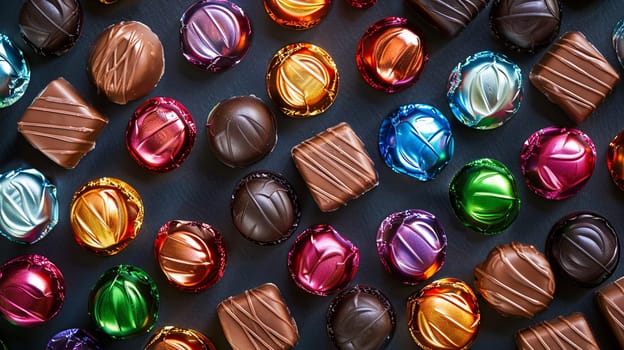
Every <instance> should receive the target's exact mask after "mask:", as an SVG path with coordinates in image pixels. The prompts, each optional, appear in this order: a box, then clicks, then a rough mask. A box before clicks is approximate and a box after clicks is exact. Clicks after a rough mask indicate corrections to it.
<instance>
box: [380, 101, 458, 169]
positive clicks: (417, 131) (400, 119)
mask: <svg viewBox="0 0 624 350" xmlns="http://www.w3.org/2000/svg"><path fill="white" fill-rule="evenodd" d="M454 150H455V141H454V138H453V132H452V131H451V125H450V124H449V122H448V120H447V119H446V117H445V116H444V115H443V114H442V112H440V111H439V110H438V109H437V108H435V107H433V106H430V105H425V104H408V105H403V106H401V107H399V108H398V109H397V110H396V111H395V112H394V113H392V114H390V115H389V116H387V117H386V118H385V119H384V120H383V121H382V122H381V126H380V127H379V152H380V153H381V157H382V158H383V159H384V161H385V162H386V165H387V166H388V167H390V169H392V170H394V171H395V172H397V173H399V174H404V175H407V176H411V177H413V178H415V179H418V180H420V181H429V180H432V179H434V178H435V177H436V176H437V175H438V174H439V173H440V171H442V169H444V167H445V166H446V165H447V164H448V162H450V161H451V158H453V152H454Z"/></svg>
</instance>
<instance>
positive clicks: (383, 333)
mask: <svg viewBox="0 0 624 350" xmlns="http://www.w3.org/2000/svg"><path fill="white" fill-rule="evenodd" d="M395 325H396V315H395V313H394V308H393V307H392V304H390V300H388V298H387V297H386V296H385V295H384V294H383V293H382V292H381V291H380V290H379V289H377V288H374V287H365V286H360V285H357V286H355V287H352V288H349V289H347V290H345V291H343V292H342V293H340V294H338V295H337V296H336V297H335V298H334V299H333V300H332V302H331V303H330V304H329V308H328V309H327V333H328V334H329V338H330V339H331V341H332V343H334V345H335V346H336V348H338V349H340V350H356V349H357V350H378V349H383V348H385V347H386V345H387V344H388V342H390V339H392V335H393V333H394V328H395Z"/></svg>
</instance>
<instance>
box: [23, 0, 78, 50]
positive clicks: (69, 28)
mask: <svg viewBox="0 0 624 350" xmlns="http://www.w3.org/2000/svg"><path fill="white" fill-rule="evenodd" d="M19 25H20V32H21V34H22V37H23V38H24V40H25V41H26V43H27V44H28V45H29V46H30V47H32V48H33V50H35V52H37V53H38V54H40V55H44V56H45V55H57V56H60V55H62V54H64V53H65V52H67V51H68V50H69V49H71V48H72V47H73V46H74V44H75V43H76V41H77V40H78V37H79V36H80V31H81V29H82V7H81V6H80V3H79V2H78V0H28V1H26V2H25V3H24V5H22V10H21V11H20V15H19Z"/></svg>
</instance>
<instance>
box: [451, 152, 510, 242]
mask: <svg viewBox="0 0 624 350" xmlns="http://www.w3.org/2000/svg"><path fill="white" fill-rule="evenodd" d="M449 197H450V200H451V206H452V207H453V211H454V212H455V215H456V216H457V217H458V218H459V220H460V221H461V222H462V223H463V224H464V225H465V226H467V227H470V228H471V229H473V230H475V231H478V232H481V233H483V234H486V235H490V234H495V233H498V232H500V231H502V230H504V229H506V228H507V227H508V226H509V225H511V223H512V222H513V221H514V220H515V219H516V216H518V212H519V211H520V194H519V193H518V187H517V186H516V180H515V179H514V177H513V175H512V174H511V172H510V171H509V169H507V167H506V166H505V165H504V164H503V163H501V162H499V161H497V160H494V159H490V158H482V159H477V160H473V161H472V162H469V163H467V164H466V165H464V167H463V168H462V169H461V170H460V171H458V172H457V174H455V177H453V180H452V181H451V184H450V186H449Z"/></svg>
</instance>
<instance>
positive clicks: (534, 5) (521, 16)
mask: <svg viewBox="0 0 624 350" xmlns="http://www.w3.org/2000/svg"><path fill="white" fill-rule="evenodd" d="M560 23H561V5H560V4H559V0H496V1H494V5H492V11H491V12H490V27H491V29H492V32H493V33H494V35H495V36H497V37H499V38H501V39H502V40H503V41H504V42H505V44H506V45H507V46H509V47H511V48H513V49H517V50H526V51H530V52H532V51H534V50H535V49H536V48H539V47H541V46H544V45H547V44H548V43H550V42H551V41H552V40H553V39H555V37H556V36H557V34H558V33H559V25H560Z"/></svg>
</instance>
